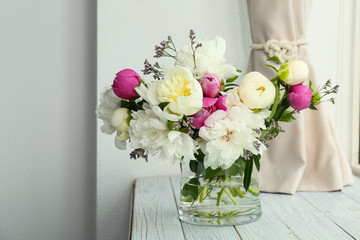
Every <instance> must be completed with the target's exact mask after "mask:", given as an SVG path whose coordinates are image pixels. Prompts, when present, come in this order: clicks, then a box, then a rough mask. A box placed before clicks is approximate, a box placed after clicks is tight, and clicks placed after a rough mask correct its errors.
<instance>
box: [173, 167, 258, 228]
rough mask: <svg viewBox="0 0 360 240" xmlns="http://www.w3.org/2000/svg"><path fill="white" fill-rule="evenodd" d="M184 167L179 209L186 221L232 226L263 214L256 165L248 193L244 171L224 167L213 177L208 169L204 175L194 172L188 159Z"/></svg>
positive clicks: (180, 216) (253, 219) (180, 215)
mask: <svg viewBox="0 0 360 240" xmlns="http://www.w3.org/2000/svg"><path fill="white" fill-rule="evenodd" d="M181 168H182V169H181V178H180V202H179V207H178V209H179V218H180V219H181V220H182V221H184V222H188V223H192V224H197V225H217V226H219V225H220V226H228V225H240V224H245V223H249V222H253V221H255V220H256V219H257V218H258V217H260V216H261V204H260V198H259V187H258V180H257V175H258V174H257V170H256V168H254V169H253V172H252V176H251V183H250V187H249V189H248V191H247V192H246V191H245V188H244V184H243V173H242V172H241V171H239V173H237V174H234V172H231V173H230V172H227V171H226V170H223V171H222V172H221V174H218V175H216V176H213V177H210V178H209V177H207V176H205V174H206V173H205V174H204V171H202V174H196V173H194V172H193V171H191V170H190V167H189V161H188V160H184V161H183V162H182V167H181ZM189 192H190V194H189ZM194 198H195V199H194Z"/></svg>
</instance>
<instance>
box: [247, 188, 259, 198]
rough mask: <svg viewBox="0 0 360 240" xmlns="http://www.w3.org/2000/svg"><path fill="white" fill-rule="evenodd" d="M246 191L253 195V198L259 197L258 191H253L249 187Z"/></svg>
mask: <svg viewBox="0 0 360 240" xmlns="http://www.w3.org/2000/svg"><path fill="white" fill-rule="evenodd" d="M248 191H249V192H250V193H251V194H252V195H254V196H258V195H259V190H254V189H252V188H251V187H249V189H248Z"/></svg>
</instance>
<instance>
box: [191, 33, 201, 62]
mask: <svg viewBox="0 0 360 240" xmlns="http://www.w3.org/2000/svg"><path fill="white" fill-rule="evenodd" d="M189 38H190V42H191V50H192V55H193V61H194V68H196V58H195V52H196V50H197V49H198V48H199V47H202V43H197V41H196V35H195V32H194V30H192V29H190V33H189Z"/></svg>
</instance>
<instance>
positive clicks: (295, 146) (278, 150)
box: [247, 0, 353, 194]
mask: <svg viewBox="0 0 360 240" xmlns="http://www.w3.org/2000/svg"><path fill="white" fill-rule="evenodd" d="M247 4H248V13H249V20H250V31H251V38H252V41H253V43H254V44H264V43H266V42H267V41H268V40H284V39H286V40H288V41H290V42H293V41H297V40H302V39H306V25H307V19H308V16H309V13H310V8H311V1H310V0H287V1H284V0H272V1H263V0H247ZM267 58H269V56H268V55H267V53H265V52H264V50H254V49H253V50H252V51H251V54H250V59H249V64H248V69H247V71H248V72H249V71H259V72H261V73H263V74H264V75H265V76H266V77H268V78H269V79H271V78H273V77H274V76H275V74H276V73H275V71H274V70H272V69H271V68H268V67H266V66H264V64H265V63H266V59H267ZM295 58H297V59H302V60H304V61H305V62H306V63H307V64H308V66H309V71H310V76H309V78H310V79H311V80H312V81H313V84H314V86H315V87H316V86H317V83H316V78H315V75H314V69H313V67H312V65H311V62H310V60H309V56H308V52H307V48H306V45H300V46H297V48H296V53H295ZM272 64H273V62H272ZM295 117H296V121H294V122H292V123H281V126H282V127H283V128H284V129H285V131H286V132H285V133H280V134H279V136H278V137H277V138H276V140H275V141H272V142H271V143H270V144H271V145H272V146H271V148H270V149H269V150H268V151H265V153H264V155H263V156H262V158H261V169H260V173H259V181H260V190H261V191H266V192H282V193H289V194H294V193H295V192H296V191H333V190H339V189H342V188H343V186H345V185H348V184H351V183H352V181H353V179H352V173H351V169H350V165H349V162H348V161H347V159H346V158H345V156H344V153H343V152H342V150H341V148H340V145H339V142H338V139H337V137H336V135H335V131H334V128H333V126H332V124H331V122H330V120H329V119H328V117H327V116H326V113H325V109H324V108H323V107H322V106H321V105H320V106H319V108H318V110H317V111H313V110H304V111H302V112H301V114H297V115H296V116H295Z"/></svg>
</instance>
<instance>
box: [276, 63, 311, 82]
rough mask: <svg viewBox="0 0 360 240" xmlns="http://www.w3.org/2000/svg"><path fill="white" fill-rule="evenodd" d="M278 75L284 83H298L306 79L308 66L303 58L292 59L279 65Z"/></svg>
mask: <svg viewBox="0 0 360 240" xmlns="http://www.w3.org/2000/svg"><path fill="white" fill-rule="evenodd" d="M278 75H279V77H280V79H281V80H283V81H284V82H285V83H286V84H288V85H290V86H293V85H298V84H301V83H303V82H304V81H305V80H307V79H308V76H309V68H308V65H307V64H306V63H305V62H304V61H303V60H292V61H289V62H286V63H283V64H282V65H281V67H280V69H279V72H278Z"/></svg>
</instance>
